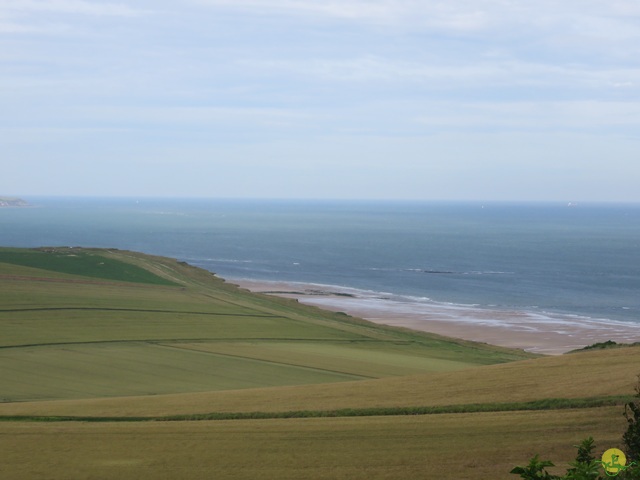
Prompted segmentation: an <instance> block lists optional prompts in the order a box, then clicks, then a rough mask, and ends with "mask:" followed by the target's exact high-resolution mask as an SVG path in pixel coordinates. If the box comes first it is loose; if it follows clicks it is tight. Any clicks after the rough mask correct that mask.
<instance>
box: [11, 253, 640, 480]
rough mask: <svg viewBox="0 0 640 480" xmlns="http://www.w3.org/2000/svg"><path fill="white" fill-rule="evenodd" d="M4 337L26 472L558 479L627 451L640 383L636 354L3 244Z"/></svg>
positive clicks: (119, 259) (20, 473)
mask: <svg viewBox="0 0 640 480" xmlns="http://www.w3.org/2000/svg"><path fill="white" fill-rule="evenodd" d="M0 333H1V335H0V385H1V391H0V449H2V451H3V460H2V461H0V477H1V478H12V479H35V478H78V479H84V478H87V479H88V478H105V479H107V478H119V479H138V478H158V479H175V478H190V479H207V478H230V479H238V478H240V479H254V478H266V479H271V478H273V479H276V478H277V479H298V478H305V479H321V478H350V479H363V480H364V479H404V478H412V479H420V478H423V479H430V478H443V479H460V478H478V479H484V478H494V479H507V478H513V476H511V475H509V473H508V472H509V470H510V469H511V468H512V467H513V466H515V465H516V464H523V463H526V461H527V460H528V459H529V458H530V457H531V456H532V455H534V454H536V453H540V454H541V455H542V457H543V458H545V457H546V458H553V459H554V460H555V461H556V462H557V464H558V465H559V470H558V471H560V470H562V468H561V467H562V466H563V464H562V462H568V461H570V460H571V458H572V457H573V454H574V450H573V448H572V447H571V446H572V445H574V444H576V443H578V442H579V441H580V440H582V439H583V438H586V437H587V436H594V437H595V438H596V441H597V442H598V447H599V448H600V449H601V450H603V449H604V448H605V447H606V448H608V447H613V446H619V443H620V435H621V433H622V431H623V429H624V424H625V421H624V418H623V417H622V415H621V412H622V407H621V405H622V403H623V402H624V401H625V400H628V399H629V398H630V395H631V394H632V393H633V386H634V384H635V382H636V375H637V374H638V373H640V367H637V366H640V347H630V348H620V349H612V350H600V351H586V352H580V353H575V354H567V355H562V356H554V357H536V356H534V355H531V354H528V353H525V352H522V351H514V350H508V349H504V348H496V347H492V346H490V345H484V344H476V343H472V342H464V341H458V340H456V339H450V338H444V337H440V336H436V335H430V334H424V333H419V332H413V331H409V330H402V329H395V328H390V327H385V326H381V325H376V324H371V323H369V322H366V321H363V320H359V319H357V318H352V317H349V316H347V315H344V314H340V313H331V312H326V311H322V310H319V309H317V308H313V307H308V306H303V305H300V304H298V303H297V302H296V301H294V300H288V299H282V298H277V297H271V296H266V295H256V294H252V293H249V292H248V291H246V290H242V289H239V288H237V287H235V286H234V285H229V284H227V283H225V282H224V281H223V280H221V279H219V278H217V277H215V276H213V275H212V274H211V273H209V272H207V271H204V270H201V269H197V268H195V267H192V266H189V265H187V264H184V263H181V262H177V261H176V260H172V259H167V258H159V257H152V256H148V255H143V254H139V253H133V252H126V251H117V250H93V249H76V248H73V249H72V248H46V249H38V250H22V249H7V248H4V249H0ZM241 418H243V419H244V420H238V419H241ZM216 419H217V420H216ZM234 419H235V420H234ZM33 452H37V454H35V455H34V454H33ZM443 465H444V466H443Z"/></svg>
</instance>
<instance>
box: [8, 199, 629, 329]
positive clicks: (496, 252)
mask: <svg viewBox="0 0 640 480" xmlns="http://www.w3.org/2000/svg"><path fill="white" fill-rule="evenodd" d="M26 200H28V201H29V202H30V204H31V205H32V206H31V207H26V208H24V207H23V208H0V246H13V247H41V246H82V247H106V248H118V249H126V250H136V251H141V252H145V253H150V254H156V255H163V256H168V257H173V258H177V259H179V260H181V261H185V262H188V263H190V264H192V265H195V266H198V267H202V268H204V269H207V270H209V271H211V272H213V273H215V274H216V275H218V276H220V277H223V278H225V279H227V280H234V279H250V280H261V281H280V282H298V283H300V284H303V285H309V286H313V287H314V288H320V287H322V288H324V289H329V290H332V291H339V292H349V295H351V296H353V297H358V296H360V297H362V298H376V299H378V300H381V301H384V302H386V303H387V304H388V305H392V304H393V303H394V302H395V304H397V305H402V304H404V305H407V304H411V306H412V308H413V309H415V308H418V309H419V308H420V306H421V305H422V306H424V307H425V308H428V307H433V306H449V307H451V306H454V307H455V306H459V307H463V308H466V309H469V308H473V309H475V310H477V311H482V310H492V311H500V310H504V311H512V312H513V311H517V312H522V313H524V314H527V315H529V316H530V318H539V319H542V320H544V319H548V318H554V317H557V318H563V319H571V321H572V322H578V323H580V322H581V321H585V322H587V321H592V320H597V321H601V322H616V323H617V322H623V323H624V324H634V323H635V324H640V204H587V203H585V204H575V203H571V204H567V203H480V202H459V203H453V202H413V201H411V202H410V201H329V200H322V201H320V200H314V201H311V200H305V201H303V200H295V201H294V200H237V199H233V200H232V199H226V200H222V199H177V198H77V197H73V198H72V197H69V198H63V197H27V198H26ZM542 320H541V321H542Z"/></svg>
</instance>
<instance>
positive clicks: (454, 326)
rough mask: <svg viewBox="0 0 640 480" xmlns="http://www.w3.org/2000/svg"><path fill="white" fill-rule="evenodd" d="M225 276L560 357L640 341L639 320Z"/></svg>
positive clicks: (401, 323)
mask: <svg viewBox="0 0 640 480" xmlns="http://www.w3.org/2000/svg"><path fill="white" fill-rule="evenodd" d="M225 280H226V281H227V282H228V283H231V284H234V285H238V286H239V287H241V288H245V289H247V290H249V291H252V292H255V293H265V294H269V295H277V296H282V297H287V298H295V299H297V300H298V301H299V302H300V303H303V304H307V305H313V306H317V307H320V308H323V309H326V310H331V311H340V312H344V313H347V314H349V315H352V316H354V317H360V318H363V319H365V320H368V321H371V322H375V323H381V324H385V325H391V326H396V327H405V328H410V329H413V330H419V331H424V332H429V333H435V334H439V335H444V336H448V337H454V338H460V339H463V340H471V341H476V342H482V343H488V344H492V345H497V346H502V347H510V348H518V349H522V350H525V351H528V352H532V353H539V354H545V355H560V354H562V353H566V352H568V351H570V350H574V349H578V348H582V347H585V346H587V345H591V344H594V343H597V342H605V341H607V340H613V341H615V342H618V343H633V342H637V341H640V324H633V323H629V322H621V321H612V320H605V319H593V318H586V317H578V316H575V315H562V314H549V313H546V312H533V311H518V310H502V309H497V308H495V309H492V308H480V307H478V306H475V305H451V304H442V303H437V302H431V301H419V300H418V299H411V298H408V297H399V296H395V298H394V296H389V295H384V294H380V293H376V292H365V291H361V290H357V289H351V288H346V287H337V286H329V285H316V284H309V283H300V282H283V281H268V280H251V279H240V278H227V279H225Z"/></svg>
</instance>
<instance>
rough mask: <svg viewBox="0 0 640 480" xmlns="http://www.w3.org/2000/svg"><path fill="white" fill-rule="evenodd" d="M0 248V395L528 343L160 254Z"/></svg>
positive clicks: (388, 366)
mask: <svg viewBox="0 0 640 480" xmlns="http://www.w3.org/2000/svg"><path fill="white" fill-rule="evenodd" d="M0 259H1V260H4V263H0V287H1V288H0V329H1V336H0V365H1V366H2V369H1V370H0V380H1V381H2V385H3V388H2V392H1V393H0V398H2V399H4V400H5V401H25V400H42V399H65V398H67V399H71V398H91V397H105V396H111V397H114V396H115V397H117V396H131V395H150V394H153V395H157V394H169V393H178V392H202V391H216V390H229V389H240V388H250V387H263V386H279V385H303V384H314V383H327V382H330V383H333V382H340V381H349V380H358V379H365V378H379V377H386V376H393V375H406V374H415V373H419V372H426V371H450V370H457V369H463V368H468V367H470V366H474V365H478V364H490V363H496V362H504V361H508V360H513V359H518V358H526V357H527V356H529V355H526V354H524V353H521V352H515V351H510V350H506V349H498V348H492V347H489V346H483V345H476V344H472V343H470V342H457V341H454V340H451V339H444V338H441V337H436V336H430V335H425V334H418V333H414V332H409V331H401V330H397V329H391V328H386V327H382V326H377V325H374V324H370V323H368V322H364V321H359V320H356V319H352V318H350V317H347V316H345V315H340V314H334V313H328V312H324V311H321V310H319V309H316V308H312V307H304V306H301V305H298V304H297V302H295V301H291V300H284V299H276V298H272V297H266V296H257V295H254V294H251V293H249V292H246V291H243V290H240V289H238V288H236V287H234V286H232V285H227V284H225V283H224V282H223V281H221V280H220V279H217V278H214V277H213V276H212V275H211V274H210V273H208V272H205V271H203V270H200V269H196V268H194V267H190V266H188V265H185V264H180V263H178V262H176V261H174V260H170V259H162V258H156V257H149V256H145V255H141V254H134V253H131V252H121V251H105V250H95V251H94V250H85V249H47V250H41V251H33V250H29V251H27V250H19V249H0ZM7 262H8V263H7ZM38 265H42V266H44V267H45V269H38V268H36V267H37V266H38ZM79 274H82V275H79Z"/></svg>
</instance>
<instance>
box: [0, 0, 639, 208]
mask: <svg viewBox="0 0 640 480" xmlns="http://www.w3.org/2000/svg"><path fill="white" fill-rule="evenodd" d="M639 184H640V2H638V1H637V0H562V1H557V0H536V1H532V0H449V1H435V0H336V1H334V0H325V1H320V0H181V1H177V0H174V1H167V0H154V1H149V0H136V1H133V0H121V1H95V0H0V195H2V194H4V195H19V196H29V195H32V196H35V195H65V196H67V195H71V196H85V195H91V196H167V197H220V198H236V197H242V198H318V199H323V198H327V199H398V200H400V199H406V200H463V201H464V200H472V201H475V200H480V201H491V200H496V201H562V202H565V201H566V202H568V201H613V202H618V201H623V202H640V185H639Z"/></svg>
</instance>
